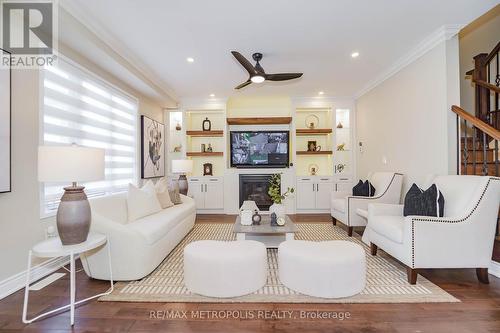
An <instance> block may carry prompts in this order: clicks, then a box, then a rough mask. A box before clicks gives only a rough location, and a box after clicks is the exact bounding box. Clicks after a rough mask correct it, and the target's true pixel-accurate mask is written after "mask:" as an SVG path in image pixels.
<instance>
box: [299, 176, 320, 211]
mask: <svg viewBox="0 0 500 333" xmlns="http://www.w3.org/2000/svg"><path fill="white" fill-rule="evenodd" d="M315 194H316V184H315V183H314V182H312V181H300V180H299V181H298V182H297V209H315V208H316V205H315V201H316V195H315Z"/></svg>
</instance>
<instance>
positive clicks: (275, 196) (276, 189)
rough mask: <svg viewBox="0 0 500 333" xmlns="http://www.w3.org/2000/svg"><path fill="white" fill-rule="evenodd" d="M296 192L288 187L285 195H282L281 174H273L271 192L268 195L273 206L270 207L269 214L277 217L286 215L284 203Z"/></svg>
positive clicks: (270, 182)
mask: <svg viewBox="0 0 500 333" xmlns="http://www.w3.org/2000/svg"><path fill="white" fill-rule="evenodd" d="M293 192H295V189H294V188H293V187H287V189H286V191H285V192H284V193H281V174H279V173H277V174H273V175H271V177H270V178H269V190H268V191H267V194H269V197H271V200H272V201H273V204H272V205H271V207H269V214H271V213H275V214H276V216H277V217H280V216H284V215H285V206H283V201H284V200H285V199H286V198H287V197H288V196H289V195H291V194H292V193H293Z"/></svg>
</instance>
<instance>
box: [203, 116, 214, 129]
mask: <svg viewBox="0 0 500 333" xmlns="http://www.w3.org/2000/svg"><path fill="white" fill-rule="evenodd" d="M202 129H203V130H204V131H210V130H211V129H212V122H211V121H210V120H208V117H207V118H205V120H203V124H202Z"/></svg>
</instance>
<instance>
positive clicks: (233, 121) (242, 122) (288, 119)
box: [227, 117, 292, 125]
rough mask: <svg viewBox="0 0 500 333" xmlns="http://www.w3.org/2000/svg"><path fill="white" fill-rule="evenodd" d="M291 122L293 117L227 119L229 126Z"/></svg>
mask: <svg viewBox="0 0 500 333" xmlns="http://www.w3.org/2000/svg"><path fill="white" fill-rule="evenodd" d="M291 122H292V117H256V118H227V123H228V124H229V125H276V124H290V123H291Z"/></svg>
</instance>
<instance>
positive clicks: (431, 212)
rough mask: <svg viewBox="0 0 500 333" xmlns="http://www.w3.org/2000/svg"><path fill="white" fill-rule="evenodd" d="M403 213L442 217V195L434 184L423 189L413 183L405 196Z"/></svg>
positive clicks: (405, 214) (406, 214)
mask: <svg viewBox="0 0 500 333" xmlns="http://www.w3.org/2000/svg"><path fill="white" fill-rule="evenodd" d="M438 214H439V215H438ZM403 215H404V216H409V215H416V216H439V217H443V215H444V196H443V194H442V193H441V191H439V190H438V188H437V186H436V184H432V185H431V187H429V188H428V189H427V190H425V191H423V190H422V189H421V188H420V187H418V186H417V185H416V184H413V185H412V186H411V188H410V189H409V190H408V192H407V193H406V196H405V203H404V208H403Z"/></svg>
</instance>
